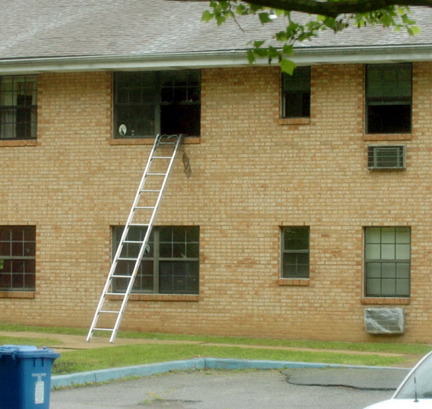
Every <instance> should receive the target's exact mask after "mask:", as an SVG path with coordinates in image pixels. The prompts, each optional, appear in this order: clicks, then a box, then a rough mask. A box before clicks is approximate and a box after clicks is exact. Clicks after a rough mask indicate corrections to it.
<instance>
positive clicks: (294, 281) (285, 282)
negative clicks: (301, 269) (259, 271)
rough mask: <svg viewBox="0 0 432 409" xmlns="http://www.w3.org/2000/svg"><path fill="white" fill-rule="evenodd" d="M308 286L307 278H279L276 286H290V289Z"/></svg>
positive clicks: (308, 280)
mask: <svg viewBox="0 0 432 409" xmlns="http://www.w3.org/2000/svg"><path fill="white" fill-rule="evenodd" d="M309 284H310V279H309V278H279V279H278V280H277V285H279V286H281V287H284V286H291V287H307V286H309Z"/></svg>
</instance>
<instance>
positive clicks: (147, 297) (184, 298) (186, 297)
mask: <svg viewBox="0 0 432 409" xmlns="http://www.w3.org/2000/svg"><path fill="white" fill-rule="evenodd" d="M107 298H108V299H109V300H113V301H116V300H119V301H121V300H123V297H122V296H119V295H110V296H108V297H107ZM129 300H130V301H170V302H172V301H177V302H178V301H180V302H198V301H199V295H198V294H131V296H130V298H129Z"/></svg>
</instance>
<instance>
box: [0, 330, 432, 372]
mask: <svg viewBox="0 0 432 409" xmlns="http://www.w3.org/2000/svg"><path fill="white" fill-rule="evenodd" d="M0 331H7V332H10V336H9V334H8V336H0V344H15V345H19V344H21V345H36V346H39V347H40V346H43V345H60V344H61V342H60V341H59V340H57V339H56V334H69V335H82V336H83V337H85V336H86V333H87V331H86V330H84V329H76V328H52V327H31V326H22V325H11V324H2V323H0ZM16 331H20V332H23V331H24V332H26V331H32V332H41V333H44V334H47V337H46V338H45V337H44V338H31V336H30V335H29V338H27V337H22V336H21V337H19V338H16V337H14V336H13V335H14V334H13V333H14V332H16ZM118 337H119V338H121V337H123V338H136V339H143V340H162V341H163V340H166V341H182V342H181V343H175V344H167V343H160V344H157V343H156V344H154V343H152V344H145V343H143V344H140V345H127V346H110V347H103V348H94V349H86V350H74V351H65V352H62V353H61V357H60V359H57V360H56V361H55V363H54V366H53V374H64V373H73V372H81V371H88V370H95V369H103V368H112V367H122V366H129V365H140V364H146V363H154V362H166V361H172V360H179V359H190V358H196V357H214V358H239V359H255V360H279V361H302V362H323V363H335V364H347V365H376V366H389V365H394V364H399V363H402V364H403V362H404V361H405V359H406V358H404V357H403V356H389V355H380V353H384V352H385V353H394V354H409V355H423V354H425V353H427V352H429V351H430V350H431V349H432V346H431V345H425V344H401V343H390V342H379V343H351V342H321V341H291V340H276V339H264V338H244V337H215V336H194V335H169V334H157V333H138V332H120V333H119V335H118ZM107 342H108V341H107ZM284 348H285V349H284ZM287 348H289V349H287ZM341 351H343V352H341ZM365 352H367V354H365Z"/></svg>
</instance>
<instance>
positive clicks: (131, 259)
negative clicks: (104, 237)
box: [117, 257, 136, 261]
mask: <svg viewBox="0 0 432 409" xmlns="http://www.w3.org/2000/svg"><path fill="white" fill-rule="evenodd" d="M117 260H120V261H135V260H136V257H135V258H134V257H119V258H117Z"/></svg>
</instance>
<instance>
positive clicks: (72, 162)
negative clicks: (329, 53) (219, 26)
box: [0, 63, 432, 342]
mask: <svg viewBox="0 0 432 409" xmlns="http://www.w3.org/2000/svg"><path fill="white" fill-rule="evenodd" d="M413 67H414V70H413V124H414V125H413V132H412V134H409V135H392V136H388V135H385V136H382V135H380V136H377V137H371V136H370V135H368V136H365V135H364V97H363V93H364V86H363V83H364V81H363V77H364V67H363V66H362V65H322V66H313V67H312V93H311V118H310V120H308V119H307V120H300V121H299V120H281V119H280V118H279V116H280V115H279V112H280V108H279V100H280V94H279V93H280V90H279V82H280V72H279V69H278V68H275V67H244V68H220V69H216V68H215V69H205V70H203V71H202V125H201V141H200V143H198V144H185V145H184V150H185V152H186V153H187V155H188V156H189V158H190V163H191V167H192V174H191V176H190V177H189V178H188V177H186V175H185V174H184V172H183V164H182V161H181V160H180V159H181V158H179V160H177V161H176V163H175V169H174V172H173V175H172V177H171V179H170V181H169V184H168V188H167V191H166V194H165V196H164V199H163V202H162V206H161V208H160V211H159V214H158V216H157V220H156V225H198V226H200V232H201V234H200V248H201V255H200V294H199V296H181V295H176V296H169V295H148V296H147V295H144V296H135V297H132V299H131V301H130V302H129V305H128V308H127V312H126V315H125V317H124V320H123V324H122V329H131V330H142V331H159V332H177V333H192V334H224V335H247V336H259V337H277V338H292V339H323V340H324V339H325V340H348V341H366V340H375V339H376V337H372V336H370V335H368V334H367V333H366V332H365V330H364V326H363V311H364V309H365V308H366V307H368V306H369V307H370V306H396V307H397V306H399V307H403V308H404V309H405V310H406V313H407V332H406V334H404V335H403V336H399V337H397V338H394V339H395V340H397V341H406V342H408V341H409V342H413V341H420V342H429V341H430V329H429V326H428V322H429V321H430V320H431V318H432V312H431V311H432V308H431V304H432V301H431V298H430V292H431V290H432V281H431V274H430V266H431V265H432V256H431V252H430V244H431V243H432V237H431V232H432V226H431V222H430V199H431V194H432V188H431V171H430V168H431V167H430V161H431V152H432V151H431V148H430V138H431V135H432V129H431V128H432V125H431V124H432V106H431V105H432V98H431V95H432V74H431V72H432V70H431V64H430V63H415V64H414V65H413ZM38 86H39V96H38V141H37V144H36V146H10V145H11V144H4V145H5V146H1V143H0V149H1V150H2V155H1V156H2V162H3V167H2V184H3V188H2V192H3V200H2V201H1V202H0V224H11V225H13V224H31V225H36V226H37V253H36V257H37V282H36V292H35V295H34V297H33V298H22V297H21V298H18V297H17V298H11V297H5V298H0V306H1V310H2V320H8V321H11V322H20V323H24V324H34V325H64V326H77V327H88V326H89V325H90V322H91V319H92V316H93V313H94V310H95V308H96V305H97V301H98V298H99V295H100V292H101V290H102V288H103V284H104V282H105V277H106V275H107V272H108V269H109V264H110V257H111V237H110V233H111V230H110V226H113V225H122V224H124V222H125V220H126V216H127V214H128V211H129V207H130V205H131V203H132V199H133V196H134V194H135V189H136V187H137V186H138V182H139V179H140V177H141V173H142V170H143V168H144V165H145V162H146V158H147V156H148V153H149V150H150V146H149V145H148V144H139V143H138V144H126V143H125V144H120V143H118V142H116V143H112V140H111V135H112V119H111V117H112V74H111V73H107V72H92V73H49V74H40V75H39V85H38ZM371 140H373V141H372V142H371ZM381 141H384V143H386V142H388V141H390V142H392V141H399V142H398V143H404V144H406V145H407V152H408V157H407V169H406V170H405V171H397V172H394V171H393V172H370V171H368V169H367V145H368V143H373V142H377V143H378V142H379V143H381ZM180 155H181V153H180ZM290 225H293V226H302V225H306V226H310V232H311V239H310V249H311V275H310V279H309V280H297V281H288V280H284V279H281V278H280V267H279V263H280V237H279V235H280V228H281V226H290ZM365 226H410V227H411V231H412V267H411V277H412V281H411V297H410V299H408V300H406V299H384V300H383V299H366V298H364V297H363V290H362V288H363V228H364V227H365ZM112 302H113V303H116V302H118V301H115V300H113V301H112Z"/></svg>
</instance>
